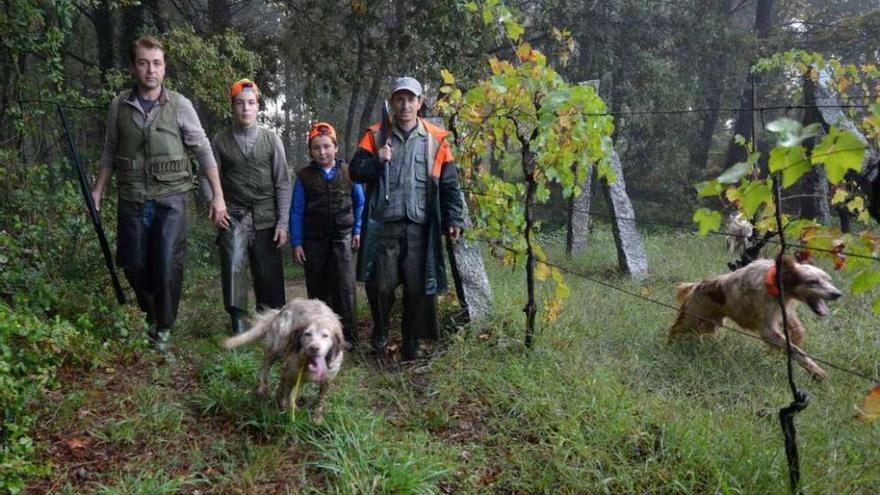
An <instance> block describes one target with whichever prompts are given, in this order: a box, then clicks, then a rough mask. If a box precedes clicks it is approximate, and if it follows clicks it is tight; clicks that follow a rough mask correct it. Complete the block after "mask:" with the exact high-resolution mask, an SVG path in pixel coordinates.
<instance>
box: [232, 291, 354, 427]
mask: <svg viewBox="0 0 880 495" xmlns="http://www.w3.org/2000/svg"><path fill="white" fill-rule="evenodd" d="M261 338H262V339H263V346H264V348H265V350H266V357H265V359H264V360H263V367H262V369H261V370H260V386H259V388H258V389H257V393H258V394H259V395H260V396H266V395H268V390H269V384H268V382H269V371H270V369H271V368H272V364H273V363H274V362H276V361H279V360H280V361H282V363H283V364H282V366H283V368H282V371H281V383H280V384H279V385H278V392H277V393H276V398H277V400H278V403H279V405H280V406H281V408H282V409H284V410H286V409H288V408H289V407H290V392H291V390H293V387H294V385H295V383H296V380H297V375H298V374H299V373H300V372H302V378H304V379H305V380H306V381H309V382H312V383H317V384H319V386H320V389H321V390H320V395H319V400H318V410H317V411H316V415H315V421H316V422H320V421H322V419H323V413H324V400H325V396H326V394H327V388H328V386H329V383H330V381H331V380H332V379H333V378H335V377H336V374H337V373H339V369H340V368H341V367H342V358H343V338H342V325H341V324H340V322H339V316H337V315H336V313H334V312H333V310H331V309H330V307H328V306H327V305H326V304H324V303H323V302H321V301H320V300H318V299H294V300H292V301H290V302H289V303H287V304H286V305H285V306H284V307H283V308H281V309H280V310H279V309H273V310H269V311H265V312H263V313H262V314H260V315H259V317H258V318H257V322H256V323H255V324H254V325H253V326H252V327H251V328H250V329H249V330H248V331H247V332H244V333H242V334H241V335H236V336H235V337H230V338H228V339H226V341H225V342H223V347H225V348H227V349H231V348H233V347H238V346H240V345H244V344H249V343H251V342H254V341H256V340H259V339H261ZM301 367H302V371H300V368H301Z"/></svg>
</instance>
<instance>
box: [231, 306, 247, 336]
mask: <svg viewBox="0 0 880 495" xmlns="http://www.w3.org/2000/svg"><path fill="white" fill-rule="evenodd" d="M229 316H230V318H231V319H232V334H233V335H239V334H242V333H244V332H246V331H247V329H248V323H247V312H246V311H242V310H240V309H236V308H232V309H231V310H230V311H229Z"/></svg>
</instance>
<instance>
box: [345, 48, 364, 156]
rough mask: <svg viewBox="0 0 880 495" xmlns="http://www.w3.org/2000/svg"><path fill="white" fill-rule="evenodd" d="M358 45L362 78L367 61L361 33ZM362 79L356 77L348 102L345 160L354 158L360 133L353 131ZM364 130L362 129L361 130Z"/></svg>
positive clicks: (358, 62)
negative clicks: (353, 151) (354, 148)
mask: <svg viewBox="0 0 880 495" xmlns="http://www.w3.org/2000/svg"><path fill="white" fill-rule="evenodd" d="M357 44H358V55H357V74H358V76H360V75H361V74H363V73H364V65H365V59H366V48H365V46H364V45H365V43H364V37H363V35H362V34H361V33H358V37H357ZM361 86H362V85H361V78H360V77H355V79H354V82H353V83H352V87H351V99H349V100H348V113H347V114H346V116H345V134H343V136H342V139H343V141H342V156H343V157H345V158H351V157H352V152H351V148H352V144H353V143H354V140H355V139H356V137H355V135H356V133H357V132H359V131H355V130H354V129H352V127H353V126H354V113H355V109H356V108H357V103H358V99H359V98H360V96H361ZM361 130H362V129H361Z"/></svg>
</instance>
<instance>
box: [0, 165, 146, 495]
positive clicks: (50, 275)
mask: <svg viewBox="0 0 880 495" xmlns="http://www.w3.org/2000/svg"><path fill="white" fill-rule="evenodd" d="M3 161H4V162H6V163H3V165H4V166H3V167H2V168H0V184H3V187H2V190H0V409H2V417H0V492H9V493H17V492H19V491H21V490H22V489H23V487H24V480H25V479H27V478H29V477H31V476H35V475H39V474H42V473H44V472H45V470H46V469H47V467H46V466H43V465H41V463H40V462H38V461H37V460H36V459H35V456H34V448H33V443H32V440H31V437H30V430H31V428H32V427H33V426H34V422H35V419H36V413H35V411H34V409H35V408H34V405H35V404H36V403H37V402H38V401H39V398H40V396H41V394H42V392H43V391H45V390H46V389H47V388H49V387H52V386H53V385H54V384H55V383H56V377H57V374H58V372H59V370H60V369H61V368H63V367H72V368H75V369H87V368H90V367H92V366H94V365H96V364H97V363H99V362H101V360H102V359H104V355H105V354H104V353H105V352H106V350H107V349H106V348H105V347H104V346H102V345H100V342H101V341H104V340H107V339H109V338H113V337H118V336H122V337H124V336H126V335H127V332H128V328H129V324H130V319H129V317H128V315H127V314H126V313H125V312H124V311H123V310H122V309H121V308H119V307H117V306H115V305H114V302H113V296H112V292H111V288H110V283H109V276H108V275H107V273H106V268H105V267H104V262H103V259H102V257H101V252H100V249H99V247H98V243H97V239H96V238H95V234H94V231H93V229H92V226H91V222H90V221H89V219H88V216H87V214H86V212H85V207H84V206H83V203H82V196H81V194H80V193H79V191H78V190H77V189H76V187H77V186H76V184H75V183H74V182H72V181H70V180H67V179H66V178H65V175H63V173H64V170H60V169H58V168H55V169H51V168H49V167H47V166H33V165H28V166H22V165H20V164H16V163H14V162H13V163H10V162H7V160H3ZM68 176H69V174H68ZM106 210H107V211H110V210H113V208H107V209H106Z"/></svg>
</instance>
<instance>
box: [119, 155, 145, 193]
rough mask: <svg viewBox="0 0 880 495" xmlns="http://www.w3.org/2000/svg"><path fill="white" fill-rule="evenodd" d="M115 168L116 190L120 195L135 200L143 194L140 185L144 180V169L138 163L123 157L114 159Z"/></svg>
mask: <svg viewBox="0 0 880 495" xmlns="http://www.w3.org/2000/svg"><path fill="white" fill-rule="evenodd" d="M113 168H114V169H116V188H117V189H118V192H119V195H120V196H122V197H123V198H128V199H131V200H134V199H135V198H136V197H137V196H138V193H139V192H142V191H140V185H141V183H142V181H143V180H144V169H143V168H142V167H140V166H138V163H137V162H136V161H134V160H131V159H128V158H124V157H121V156H116V157H114V158H113Z"/></svg>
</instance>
